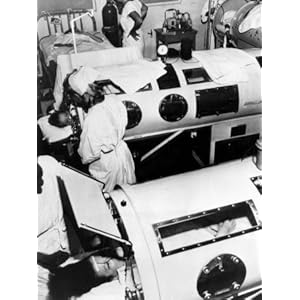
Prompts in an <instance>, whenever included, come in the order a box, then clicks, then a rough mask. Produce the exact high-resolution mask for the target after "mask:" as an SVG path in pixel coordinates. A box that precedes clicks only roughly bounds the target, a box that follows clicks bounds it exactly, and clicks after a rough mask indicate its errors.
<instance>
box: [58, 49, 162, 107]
mask: <svg viewBox="0 0 300 300" xmlns="http://www.w3.org/2000/svg"><path fill="white" fill-rule="evenodd" d="M80 66H86V67H91V68H94V69H96V70H97V71H99V80H101V79H111V80H112V81H113V82H114V83H115V84H117V85H119V86H121V88H122V89H124V91H125V92H126V93H128V94H132V93H134V92H135V91H137V90H138V89H140V88H142V87H144V86H145V85H146V84H148V83H149V82H150V81H151V80H152V79H153V78H158V77H160V76H161V75H163V74H164V73H165V72H166V71H165V70H164V65H163V64H162V63H161V62H159V61H156V62H149V61H146V60H144V59H142V56H141V54H140V52H139V51H138V50H137V48H136V47H125V48H114V49H107V50H102V51H93V52H88V53H87V52H85V53H78V54H70V55H60V56H58V59H57V71H56V79H55V88H54V98H55V107H56V108H58V107H59V105H60V103H61V101H62V95H63V80H64V78H65V77H66V75H67V74H69V73H70V72H72V71H73V69H75V68H77V69H78V68H79V67H80ZM110 77H112V78H110Z"/></svg>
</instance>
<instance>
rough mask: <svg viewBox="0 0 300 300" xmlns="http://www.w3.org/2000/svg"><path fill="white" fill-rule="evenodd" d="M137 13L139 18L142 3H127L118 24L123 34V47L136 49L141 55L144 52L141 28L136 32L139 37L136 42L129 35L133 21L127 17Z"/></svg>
mask: <svg viewBox="0 0 300 300" xmlns="http://www.w3.org/2000/svg"><path fill="white" fill-rule="evenodd" d="M134 11H135V12H137V13H138V14H139V15H140V16H141V13H142V3H141V2H140V1H139V0H132V1H128V2H127V3H126V4H125V5H124V7H123V10H122V13H121V17H120V23H121V26H122V29H123V31H124V33H123V46H124V47H138V48H139V49H140V51H141V53H142V55H143V51H144V39H143V32H142V30H141V28H139V29H138V30H136V33H137V34H138V35H139V37H138V40H137V41H136V40H135V39H134V38H133V37H132V36H131V35H130V32H131V30H132V28H133V26H134V21H133V19H132V18H131V17H130V16H129V14H130V13H132V12H134Z"/></svg>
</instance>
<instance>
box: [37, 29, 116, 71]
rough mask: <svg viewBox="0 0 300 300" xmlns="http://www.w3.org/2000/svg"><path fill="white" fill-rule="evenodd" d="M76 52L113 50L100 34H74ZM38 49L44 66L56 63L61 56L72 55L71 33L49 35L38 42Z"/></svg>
mask: <svg viewBox="0 0 300 300" xmlns="http://www.w3.org/2000/svg"><path fill="white" fill-rule="evenodd" d="M75 38H76V46H77V51H78V52H89V51H96V50H104V49H111V48H115V47H114V46H113V45H112V44H111V43H110V42H109V41H108V39H107V38H106V37H105V36H104V35H102V34H101V33H96V34H91V33H75ZM40 49H41V51H42V52H43V55H44V60H45V63H46V65H47V66H48V67H49V65H50V62H51V61H54V62H56V61H57V56H58V55H61V54H69V53H74V47H73V36H72V33H66V34H64V33H60V34H57V35H50V36H47V37H44V38H42V39H41V40H40Z"/></svg>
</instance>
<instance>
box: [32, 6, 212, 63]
mask: <svg viewBox="0 0 300 300" xmlns="http://www.w3.org/2000/svg"><path fill="white" fill-rule="evenodd" d="M38 1H46V0H38ZM48 1H49V0H48ZM56 1H57V0H52V1H49V2H51V3H52V6H51V9H59V8H60V7H63V6H64V5H65V6H66V5H68V3H69V2H70V0H60V4H59V7H57V8H56V7H53V6H55V3H56ZM77 1H79V3H80V1H82V0H77ZM94 1H95V6H96V11H95V19H96V22H97V29H98V31H102V26H103V25H102V8H103V6H104V5H105V4H106V0H94ZM205 1H206V0H181V1H180V2H178V3H168V4H151V5H148V7H149V9H148V14H147V17H146V19H145V21H144V23H143V26H142V29H143V32H144V38H145V53H144V55H145V56H146V57H147V58H151V59H154V58H156V49H155V48H156V37H155V32H154V29H156V28H161V27H162V25H163V22H164V13H165V11H166V10H167V9H171V8H174V9H178V10H180V11H181V12H182V13H184V12H189V13H190V15H191V18H192V22H193V28H194V29H195V30H197V31H198V33H197V35H196V50H201V49H204V43H205V31H206V28H207V27H206V26H207V25H206V24H202V23H201V20H200V13H201V10H202V7H203V5H204V3H205ZM64 3H65V4H64ZM83 22H84V23H85V20H84V19H83ZM44 27H45V28H43V29H42V35H41V36H44V35H47V26H46V23H45V24H44ZM43 31H45V32H43ZM177 46H178V45H177Z"/></svg>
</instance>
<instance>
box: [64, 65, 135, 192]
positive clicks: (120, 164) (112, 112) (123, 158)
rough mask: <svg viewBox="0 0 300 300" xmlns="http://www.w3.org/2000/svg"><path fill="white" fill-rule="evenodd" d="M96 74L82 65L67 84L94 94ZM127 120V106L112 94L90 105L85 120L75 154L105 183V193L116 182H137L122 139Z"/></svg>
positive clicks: (129, 156)
mask: <svg viewBox="0 0 300 300" xmlns="http://www.w3.org/2000/svg"><path fill="white" fill-rule="evenodd" d="M87 74H89V76H87ZM98 75H99V73H98V74H97V72H96V71H95V70H94V69H90V68H86V67H82V68H81V69H79V71H78V72H77V73H75V74H73V75H71V77H70V78H69V84H70V86H71V87H72V88H73V90H75V91H76V92H78V93H79V94H80V95H84V96H89V95H93V91H92V90H91V88H90V84H92V83H93V82H94V81H95V80H96V79H97V76H98ZM87 78H88V80H87ZM127 122H128V119H127V111H126V107H125V105H124V104H123V103H122V102H121V101H120V100H119V99H118V98H117V97H116V96H115V95H109V96H105V98H104V96H103V97H102V99H100V101H98V103H96V104H95V105H93V106H92V107H90V108H89V110H88V113H87V116H86V118H85V120H84V124H83V128H82V133H81V136H80V144H79V149H78V153H79V155H80V156H81V159H82V163H83V164H89V172H90V174H91V175H92V176H93V177H95V178H96V179H98V180H100V181H101V182H103V183H104V184H105V187H104V191H107V192H110V191H112V190H113V189H114V187H115V186H116V185H117V184H118V185H121V184H133V183H135V181H136V178H135V167H134V161H133V158H132V156H131V152H130V150H129V148H128V146H127V144H126V143H125V142H124V141H123V137H124V134H125V129H126V126H127Z"/></svg>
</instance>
